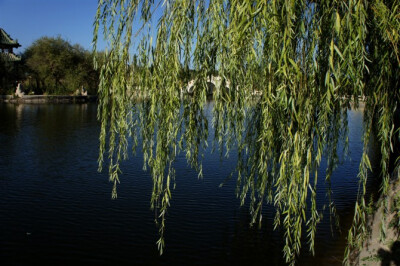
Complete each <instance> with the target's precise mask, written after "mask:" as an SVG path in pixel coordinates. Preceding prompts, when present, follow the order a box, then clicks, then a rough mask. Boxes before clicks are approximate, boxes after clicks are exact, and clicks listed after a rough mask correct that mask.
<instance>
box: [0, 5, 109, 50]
mask: <svg viewBox="0 0 400 266" xmlns="http://www.w3.org/2000/svg"><path fill="white" fill-rule="evenodd" d="M96 9H97V0H0V28H3V29H4V30H5V31H6V32H7V33H8V34H10V35H11V38H13V39H18V42H19V43H20V44H21V45H22V47H20V48H18V49H17V50H15V52H16V53H20V52H23V50H24V49H25V48H27V47H28V46H29V45H31V44H32V42H34V41H35V40H37V39H39V38H40V37H42V36H49V37H57V36H61V37H62V38H63V39H65V40H67V41H69V42H71V43H72V44H75V43H78V44H80V45H81V46H83V47H84V48H86V49H91V48H92V36H93V21H94V16H95V14H96ZM104 47H105V46H104V42H103V43H99V48H100V49H104Z"/></svg>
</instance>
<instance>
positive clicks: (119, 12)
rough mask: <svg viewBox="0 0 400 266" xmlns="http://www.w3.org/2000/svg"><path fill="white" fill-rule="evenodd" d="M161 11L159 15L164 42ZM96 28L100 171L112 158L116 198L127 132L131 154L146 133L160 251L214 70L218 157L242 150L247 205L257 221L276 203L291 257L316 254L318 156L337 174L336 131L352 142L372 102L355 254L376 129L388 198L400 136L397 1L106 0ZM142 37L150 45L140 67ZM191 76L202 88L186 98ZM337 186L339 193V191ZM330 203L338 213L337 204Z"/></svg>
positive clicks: (198, 152) (194, 153)
mask: <svg viewBox="0 0 400 266" xmlns="http://www.w3.org/2000/svg"><path fill="white" fill-rule="evenodd" d="M155 12H160V13H162V15H161V17H160V18H159V20H158V22H157V37H156V39H155V40H153V39H152V37H151V36H152V35H151V25H152V23H151V21H152V17H153V16H154V14H155ZM153 19H154V18H153ZM153 24H154V23H153ZM94 25H95V30H94V43H95V44H96V43H97V39H98V34H99V33H98V32H99V31H102V33H103V34H104V38H105V39H106V40H107V41H108V51H107V52H106V54H105V58H104V63H103V64H102V65H101V66H99V68H100V69H101V78H100V80H101V81H100V87H99V112H98V117H99V120H101V122H102V126H101V133H100V156H99V165H100V169H101V167H102V164H103V161H104V156H106V158H107V160H108V162H109V175H110V180H111V181H112V182H113V183H114V188H113V193H112V196H113V198H114V197H116V184H117V183H118V182H119V174H120V172H121V171H120V161H121V160H122V159H125V158H127V156H128V143H129V139H132V141H131V142H132V144H133V151H135V149H136V148H137V146H138V143H139V139H141V142H140V145H141V148H142V150H143V153H144V168H145V169H146V168H147V167H149V169H150V171H151V175H152V178H153V193H152V197H151V206H152V208H154V209H155V210H156V212H157V217H158V218H157V219H156V220H157V221H156V222H157V223H159V231H160V239H159V241H158V247H159V249H160V251H161V253H162V252H163V248H164V238H163V233H164V230H165V215H166V211H167V207H168V206H169V204H170V199H171V188H172V186H173V184H174V182H175V181H174V178H175V172H174V167H173V163H174V160H175V158H176V156H177V154H178V153H179V152H185V153H186V158H187V160H188V163H189V164H190V165H191V166H192V167H194V168H195V169H197V170H198V172H199V176H201V175H202V166H201V165H202V164H201V159H202V150H204V148H205V147H206V146H207V145H208V143H207V141H206V140H207V136H208V124H207V119H206V117H205V114H204V108H205V103H206V100H207V88H208V86H207V82H209V81H210V78H211V77H212V76H213V75H214V76H215V77H217V78H216V79H217V82H216V87H215V91H214V94H213V98H214V109H213V120H212V126H213V127H212V128H213V130H214V131H215V139H214V143H213V145H214V147H215V148H216V149H219V150H220V152H221V153H222V152H223V150H225V151H226V150H228V151H229V150H230V149H231V148H232V147H233V146H237V147H238V148H237V152H238V158H239V159H238V162H237V169H236V173H237V176H238V180H237V187H238V189H237V194H238V196H239V197H240V199H241V203H242V204H243V203H244V201H245V199H246V198H249V199H250V201H251V204H250V212H251V215H252V217H253V219H252V223H256V222H261V218H262V216H261V213H262V207H263V204H273V205H274V206H275V209H276V215H275V222H274V224H275V227H276V228H277V227H279V228H281V230H283V232H284V238H285V246H284V250H283V253H284V256H285V259H286V261H287V262H288V263H294V262H295V258H296V255H297V254H299V252H300V249H301V239H302V238H304V237H306V238H307V239H308V243H309V248H310V250H311V251H312V252H313V251H314V239H315V234H316V226H317V224H318V222H319V221H320V219H321V217H320V213H319V212H318V210H317V207H316V188H317V181H318V170H319V169H320V164H321V158H322V156H323V155H324V156H326V157H327V159H328V167H327V169H326V178H325V179H326V180H325V182H327V183H328V184H329V182H330V177H331V173H332V171H333V170H334V168H335V165H336V163H337V161H338V158H337V157H338V156H337V149H338V140H339V139H340V137H343V136H344V137H343V138H344V139H346V138H347V136H346V132H347V110H348V109H349V108H350V104H354V105H355V106H358V104H359V98H360V97H362V98H364V99H365V114H364V119H365V121H364V137H363V141H364V151H363V155H362V158H361V163H360V169H359V180H360V191H359V195H358V200H357V202H356V204H355V215H354V222H353V226H352V228H351V229H350V231H349V235H348V248H347V250H346V256H345V259H347V258H348V257H349V252H350V251H351V250H354V249H357V248H360V247H361V245H362V243H363V241H364V239H365V236H366V209H367V205H366V202H365V193H366V182H367V178H368V175H369V172H370V171H371V165H370V161H369V158H368V147H369V139H370V136H371V134H372V132H371V131H372V129H373V128H375V129H376V132H377V136H378V138H379V141H380V147H381V153H382V157H381V169H382V173H381V174H382V178H383V181H382V188H381V190H382V194H383V195H387V193H388V187H389V186H388V184H389V175H390V169H389V161H390V156H391V154H392V151H393V145H394V141H395V139H396V138H397V139H398V138H399V132H398V130H396V129H395V125H394V122H395V121H394V119H393V116H394V113H395V110H396V107H398V106H399V100H400V94H399V82H400V78H399V77H400V70H399V69H400V68H399V65H400V59H399V58H400V51H399V44H400V37H399V30H400V2H399V1H382V0H372V1H367V0H349V1H339V0H326V1H305V0H298V1H295V0H271V1H256V0H254V1H242V0H240V1H239V0H231V1H228V0H210V1H204V0H175V1H172V0H171V1H169V0H162V1H154V0H99V3H98V10H97V15H96V18H95V24H94ZM134 28H135V29H139V30H135V31H134ZM135 40H137V41H139V40H140V41H139V42H140V45H139V49H138V57H137V58H136V57H135V58H134V60H135V64H133V63H132V62H133V57H132V54H131V50H130V49H131V48H132V47H133V41H135ZM95 49H96V46H95ZM136 63H137V65H136ZM189 69H191V70H192V71H191V70H189ZM190 75H192V76H193V77H194V89H193V94H192V95H191V96H188V95H186V94H185V93H183V96H182V91H185V89H186V86H187V83H188V81H189V78H188V77H189V76H190ZM182 106H183V107H182ZM181 107H182V108H181ZM129 145H130V144H129ZM397 163H398V162H397ZM396 178H398V176H396ZM327 195H328V198H329V199H331V197H332V195H331V193H330V190H329V189H328V191H327ZM386 202H387V200H386V201H385V203H384V204H386ZM329 209H330V210H331V214H332V217H333V218H335V205H334V204H333V200H332V201H331V203H330V204H329ZM335 219H336V218H335ZM304 230H306V231H305V233H306V236H304V232H303V231H304ZM384 232H385V228H384V227H383V228H382V233H383V236H384ZM347 262H348V261H347Z"/></svg>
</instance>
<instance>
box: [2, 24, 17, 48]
mask: <svg viewBox="0 0 400 266" xmlns="http://www.w3.org/2000/svg"><path fill="white" fill-rule="evenodd" d="M0 46H2V47H20V46H21V45H20V44H19V43H18V41H16V40H13V39H11V37H10V35H8V34H7V32H5V30H3V29H2V28H0Z"/></svg>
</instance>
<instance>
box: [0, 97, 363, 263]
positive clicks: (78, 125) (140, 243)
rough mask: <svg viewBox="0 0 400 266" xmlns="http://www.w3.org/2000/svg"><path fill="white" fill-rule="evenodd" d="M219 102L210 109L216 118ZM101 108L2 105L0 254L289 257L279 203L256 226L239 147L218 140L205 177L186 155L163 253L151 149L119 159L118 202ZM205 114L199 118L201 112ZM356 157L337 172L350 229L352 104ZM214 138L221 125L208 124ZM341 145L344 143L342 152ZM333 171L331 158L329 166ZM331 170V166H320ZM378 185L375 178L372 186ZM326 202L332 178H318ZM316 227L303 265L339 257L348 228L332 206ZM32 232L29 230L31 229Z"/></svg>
mask: <svg viewBox="0 0 400 266" xmlns="http://www.w3.org/2000/svg"><path fill="white" fill-rule="evenodd" d="M212 104H213V103H211V102H209V103H208V105H207V108H206V111H205V113H204V116H205V117H206V118H207V119H210V117H211V116H210V112H212ZM96 109H97V106H96V105H94V104H82V105H62V104H61V105H8V104H4V105H0V121H1V123H0V147H1V148H0V193H1V195H2V197H0V206H2V207H1V211H0V236H1V237H0V259H1V260H2V261H3V262H5V263H6V264H8V263H15V264H26V263H35V262H41V263H43V262H59V261H61V260H62V261H65V263H76V262H80V263H106V264H115V263H130V262H132V261H135V262H136V263H138V264H155V263H157V264H173V265H176V264H187V263H188V261H190V262H191V263H194V264H217V263H218V264H233V263H237V262H240V263H247V264H254V265H258V264H260V265H261V264H263V265H265V264H271V263H273V264H281V263H283V262H284V260H283V258H282V253H281V251H282V247H283V245H284V243H283V238H282V236H283V233H284V232H282V231H279V230H278V231H273V230H272V228H273V221H274V215H275V210H274V208H273V206H271V205H266V206H265V207H264V208H263V210H262V215H263V223H262V227H261V229H258V228H257V227H252V228H250V227H249V223H250V221H251V218H252V217H251V216H250V215H249V212H248V208H249V201H246V204H245V205H244V206H243V207H242V208H239V203H240V201H239V200H238V199H237V198H236V197H235V191H236V178H237V173H236V174H235V175H234V176H233V178H232V179H231V180H228V181H226V182H225V185H224V186H222V187H219V185H220V184H221V183H223V182H224V181H225V180H226V178H227V177H228V176H229V175H230V174H231V172H232V171H234V170H235V168H236V167H237V160H238V156H237V154H236V153H235V151H236V150H234V149H233V150H231V152H230V153H229V157H228V158H225V159H224V160H223V161H221V160H220V154H219V153H218V152H214V153H212V152H211V151H212V145H209V146H207V147H206V148H205V150H203V151H202V152H203V153H204V158H203V179H200V180H199V179H197V173H196V171H195V170H194V169H192V168H191V167H189V166H188V165H187V162H186V154H179V155H178V156H177V158H176V161H175V164H174V167H175V170H176V188H175V190H174V191H173V197H172V199H171V205H172V207H171V208H169V209H168V213H167V221H168V223H167V230H166V232H165V241H166V243H167V249H166V251H165V254H164V255H163V256H161V257H160V256H159V255H158V251H157V248H156V246H155V245H154V243H155V241H156V240H157V237H158V232H157V228H156V227H155V226H154V218H155V216H154V212H152V211H150V210H149V207H150V206H149V201H150V197H151V192H152V190H153V184H152V180H151V176H150V174H149V173H148V172H144V171H143V170H142V166H143V154H142V153H141V152H140V151H139V150H138V154H137V156H136V157H135V158H130V160H129V161H127V162H124V163H123V164H122V165H121V169H122V170H123V176H122V178H121V182H122V184H121V185H120V186H119V189H118V199H117V200H115V201H112V200H110V196H111V194H110V190H111V189H110V184H109V183H108V176H107V173H97V171H96V169H97V162H96V160H97V155H98V132H99V124H98V122H97V120H96ZM198 118H200V117H198ZM348 124H349V135H348V136H349V151H350V154H349V156H350V157H351V158H352V159H351V160H341V161H342V164H340V165H339V166H338V168H337V170H336V171H335V172H334V173H333V174H332V177H331V180H332V182H331V184H332V185H331V186H332V188H331V189H332V192H333V199H334V201H335V203H336V207H337V212H338V215H339V217H340V218H341V223H340V227H341V229H342V232H346V231H347V230H348V228H349V226H350V223H351V219H352V211H353V206H354V201H355V197H356V192H357V189H358V179H357V172H358V164H359V156H360V153H361V152H362V143H361V134H362V132H361V129H362V113H360V112H354V111H349V112H348ZM208 129H209V132H210V134H209V136H208V139H207V141H208V142H209V143H211V142H212V139H213V138H214V132H213V130H211V121H209V122H208ZM339 150H341V149H339ZM321 164H322V166H321V168H322V169H325V166H326V161H324V160H323V162H322V163H321ZM320 175H323V171H322V172H321V173H320ZM369 184H371V183H369ZM318 186H319V188H318V193H317V198H318V201H317V202H318V204H319V205H318V208H319V210H321V209H322V207H323V205H324V204H326V189H325V186H326V184H325V183H324V182H323V178H321V182H319V183H318ZM322 214H323V216H324V218H325V219H323V220H322V222H321V223H320V224H319V225H318V234H317V239H316V243H317V244H316V257H312V256H311V255H310V254H309V253H308V251H307V249H308V248H307V245H304V252H302V253H301V256H300V258H299V263H300V265H302V264H303V265H308V264H310V263H315V264H318V265H322V264H337V265H339V264H341V258H342V256H343V252H344V244H345V234H342V235H340V234H339V233H338V231H336V230H335V232H334V236H332V234H331V227H330V222H329V218H328V217H329V210H328V209H325V210H324V211H323V212H322ZM27 233H30V234H29V235H28V234H27Z"/></svg>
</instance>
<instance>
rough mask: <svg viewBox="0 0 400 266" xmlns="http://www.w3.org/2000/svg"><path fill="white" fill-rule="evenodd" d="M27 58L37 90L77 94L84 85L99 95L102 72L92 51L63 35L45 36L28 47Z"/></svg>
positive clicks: (25, 56)
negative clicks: (97, 67)
mask: <svg viewBox="0 0 400 266" xmlns="http://www.w3.org/2000/svg"><path fill="white" fill-rule="evenodd" d="M23 58H24V60H25V62H26V66H27V68H28V69H27V72H28V74H29V75H31V76H32V78H33V80H34V84H33V85H32V86H35V87H36V88H35V89H36V90H38V91H44V92H47V93H51V94H54V93H56V94H59V93H73V92H74V91H76V90H77V89H80V88H81V87H82V86H84V87H85V88H86V89H90V92H92V93H93V94H95V92H96V88H97V84H98V72H97V71H95V70H94V67H93V57H92V53H90V52H89V51H86V50H85V49H83V48H82V47H81V46H79V45H77V44H76V45H71V44H70V43H69V42H68V41H66V40H63V39H62V38H61V37H57V38H52V37H42V38H40V39H38V40H36V41H35V42H34V43H33V44H32V45H31V46H30V47H28V48H27V49H26V50H25V52H24V54H23Z"/></svg>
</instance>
